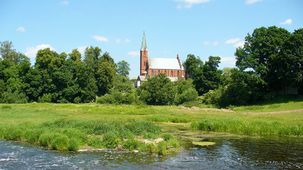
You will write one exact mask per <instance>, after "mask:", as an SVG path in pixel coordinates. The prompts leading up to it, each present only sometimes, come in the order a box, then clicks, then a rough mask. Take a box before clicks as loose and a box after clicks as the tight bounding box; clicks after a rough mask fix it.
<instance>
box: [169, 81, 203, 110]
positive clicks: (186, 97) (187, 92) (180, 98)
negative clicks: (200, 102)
mask: <svg viewBox="0 0 303 170" xmlns="http://www.w3.org/2000/svg"><path fill="white" fill-rule="evenodd" d="M175 85H176V95H175V99H174V103H175V104H177V105H179V104H183V103H185V102H190V101H194V100H195V99H196V98H197V97H198V92H197V91H196V89H195V88H194V86H193V82H192V80H191V79H188V80H179V81H177V82H176V83H175Z"/></svg>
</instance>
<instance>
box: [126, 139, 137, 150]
mask: <svg viewBox="0 0 303 170" xmlns="http://www.w3.org/2000/svg"><path fill="white" fill-rule="evenodd" d="M139 145H140V142H139V141H137V140H135V139H128V140H126V141H125V142H124V143H123V148H125V149H128V150H135V149H138V148H139Z"/></svg>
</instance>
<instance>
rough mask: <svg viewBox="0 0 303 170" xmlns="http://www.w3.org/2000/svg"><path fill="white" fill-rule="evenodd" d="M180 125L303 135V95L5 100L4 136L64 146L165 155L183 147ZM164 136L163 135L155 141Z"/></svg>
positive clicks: (0, 109)
mask: <svg viewBox="0 0 303 170" xmlns="http://www.w3.org/2000/svg"><path fill="white" fill-rule="evenodd" d="M179 129H182V130H187V131H196V130H198V131H206V132H226V133H232V134H240V135H249V136H303V101H302V100H297V101H287V102H285V101H283V102H279V103H270V104H262V105H254V106H242V107H233V108H231V109H230V110H226V109H225V110H224V109H215V108H209V107H208V106H207V107H204V106H199V107H195V106H194V107H184V106H146V105H99V104H47V103H43V104H42V103H32V104H0V139H4V140H12V141H21V142H25V143H30V144H33V145H39V146H42V147H45V148H48V149H54V150H60V151H77V150H78V149H83V148H92V149H93V148H107V149H125V150H130V151H132V150H140V151H142V152H148V153H157V154H162V155H165V154H170V153H172V152H177V151H178V150H179V149H180V147H181V146H180V145H181V142H180V139H179V137H178V136H176V135H175V133H172V132H175V131H178V130H179ZM159 138H161V139H163V140H162V141H160V142H155V141H156V140H157V139H159ZM146 140H148V141H150V142H149V143H145V142H144V141H146Z"/></svg>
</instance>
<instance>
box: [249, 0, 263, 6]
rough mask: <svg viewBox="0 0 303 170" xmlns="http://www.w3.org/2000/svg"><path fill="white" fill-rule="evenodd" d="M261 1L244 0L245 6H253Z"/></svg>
mask: <svg viewBox="0 0 303 170" xmlns="http://www.w3.org/2000/svg"><path fill="white" fill-rule="evenodd" d="M261 1H262V0H245V4H246V5H253V4H255V3H258V2H261Z"/></svg>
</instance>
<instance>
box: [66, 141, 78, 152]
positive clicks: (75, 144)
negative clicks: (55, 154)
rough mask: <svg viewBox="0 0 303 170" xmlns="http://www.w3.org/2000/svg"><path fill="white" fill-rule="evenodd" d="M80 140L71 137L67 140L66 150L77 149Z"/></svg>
mask: <svg viewBox="0 0 303 170" xmlns="http://www.w3.org/2000/svg"><path fill="white" fill-rule="evenodd" d="M79 143H80V142H79V141H78V140H77V139H76V138H71V139H70V140H69V145H68V148H67V149H68V150H69V151H77V150H78V149H79V145H80V144H79Z"/></svg>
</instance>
